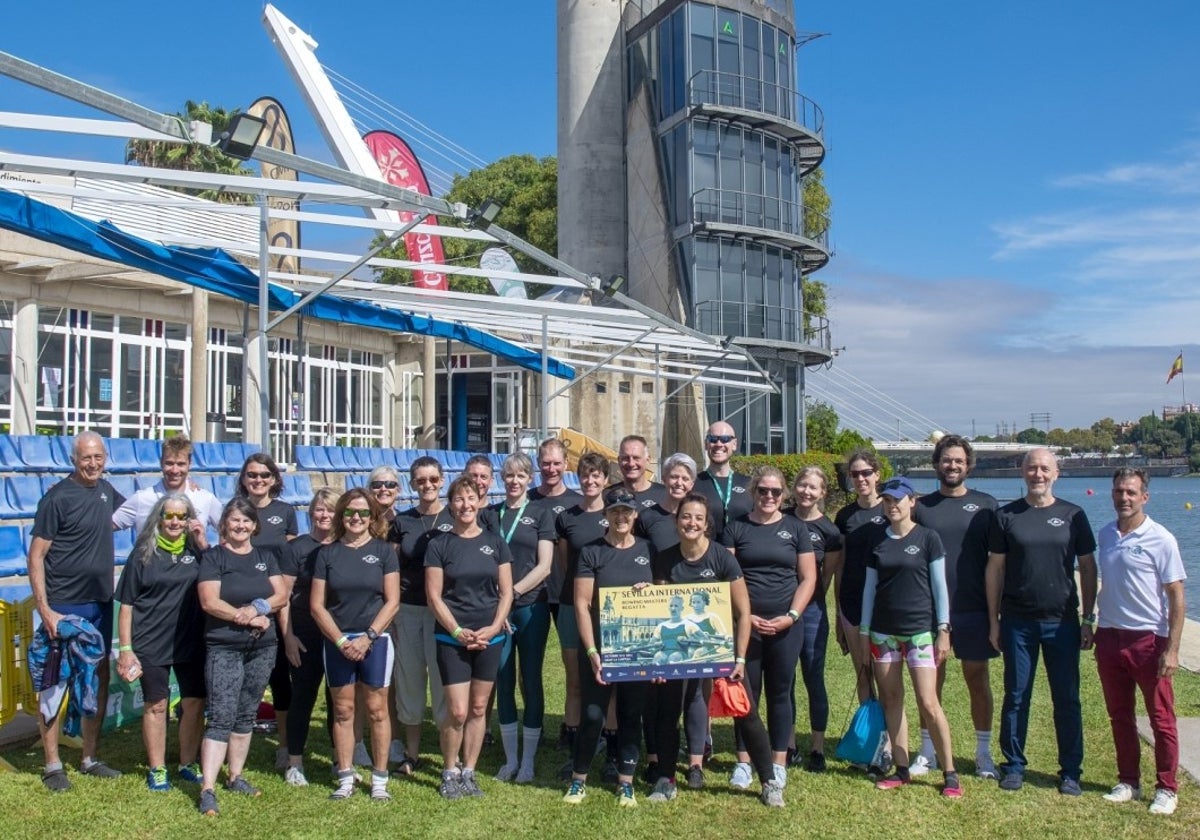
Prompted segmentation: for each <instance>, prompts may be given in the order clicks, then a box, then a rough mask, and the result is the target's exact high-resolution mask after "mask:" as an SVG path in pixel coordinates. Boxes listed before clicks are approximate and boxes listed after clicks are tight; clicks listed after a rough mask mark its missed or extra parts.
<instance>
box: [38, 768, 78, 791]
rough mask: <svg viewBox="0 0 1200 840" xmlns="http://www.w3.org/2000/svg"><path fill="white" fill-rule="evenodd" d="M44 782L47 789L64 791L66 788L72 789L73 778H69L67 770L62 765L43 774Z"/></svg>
mask: <svg viewBox="0 0 1200 840" xmlns="http://www.w3.org/2000/svg"><path fill="white" fill-rule="evenodd" d="M42 784H43V785H45V786H46V790H49V791H53V792H54V793H62V792H63V791H65V790H70V789H71V780H70V779H68V778H67V771H66V770H63V769H62V768H61V767H60V768H59V769H57V770H50V771H48V772H46V773H43V774H42Z"/></svg>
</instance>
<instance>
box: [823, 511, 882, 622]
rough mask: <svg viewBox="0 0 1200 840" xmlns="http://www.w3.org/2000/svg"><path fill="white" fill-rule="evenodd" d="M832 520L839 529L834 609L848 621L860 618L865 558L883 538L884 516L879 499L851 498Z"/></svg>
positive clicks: (865, 566)
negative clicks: (864, 502)
mask: <svg viewBox="0 0 1200 840" xmlns="http://www.w3.org/2000/svg"><path fill="white" fill-rule="evenodd" d="M833 524H834V525H836V526H837V529H838V530H839V531H841V532H842V536H843V537H845V540H844V542H843V544H842V575H841V577H842V583H841V590H840V591H839V593H838V609H840V610H841V611H842V615H844V616H845V617H846V620H847V621H849V622H850V623H851V624H852V625H854V626H856V627H857V626H858V622H859V621H860V620H861V619H862V594H863V586H864V585H865V584H866V582H867V558H868V557H869V556H870V555H871V549H873V548H874V547H875V546H876V545H877V544H878V543H879V541H880V540H882V539H883V538H884V528H885V527H886V526H887V520H886V519H884V517H883V502H880V503H879V504H877V505H874V506H872V507H869V508H863V507H859V505H858V502H856V501H855V502H851V503H850V504H848V505H846V506H845V507H843V508H842V509H841V510H839V511H838V512H837V516H835V517H834V519H833Z"/></svg>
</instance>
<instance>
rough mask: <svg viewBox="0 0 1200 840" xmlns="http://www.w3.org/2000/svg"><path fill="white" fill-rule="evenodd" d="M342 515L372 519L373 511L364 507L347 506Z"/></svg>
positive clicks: (350, 517)
mask: <svg viewBox="0 0 1200 840" xmlns="http://www.w3.org/2000/svg"><path fill="white" fill-rule="evenodd" d="M342 516H344V517H345V518H346V519H370V518H371V511H369V510H366V509H364V508H346V509H345V510H344V511H342Z"/></svg>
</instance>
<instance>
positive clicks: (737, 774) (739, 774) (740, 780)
mask: <svg viewBox="0 0 1200 840" xmlns="http://www.w3.org/2000/svg"><path fill="white" fill-rule="evenodd" d="M751 778H752V776H751V773H750V765H749V764H747V763H746V762H744V761H739V762H738V763H737V766H735V767H734V768H733V773H731V774H730V776H729V784H730V786H731V787H735V788H737V789H738V790H746V789H747V788H748V787H750V780H751Z"/></svg>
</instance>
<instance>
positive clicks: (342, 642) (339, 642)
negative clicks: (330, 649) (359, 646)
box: [334, 636, 350, 650]
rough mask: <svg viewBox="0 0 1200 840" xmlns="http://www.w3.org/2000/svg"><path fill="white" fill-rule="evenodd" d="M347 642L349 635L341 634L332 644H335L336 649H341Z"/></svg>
mask: <svg viewBox="0 0 1200 840" xmlns="http://www.w3.org/2000/svg"><path fill="white" fill-rule="evenodd" d="M349 642H350V637H349V636H342V637H341V638H340V639H338V640H337V641H336V642H334V644H335V645H337V649H338V650H341V649H342V648H344V647H345V646H346V645H347V644H348V643H349Z"/></svg>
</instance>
